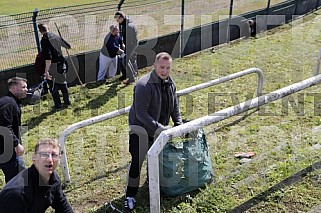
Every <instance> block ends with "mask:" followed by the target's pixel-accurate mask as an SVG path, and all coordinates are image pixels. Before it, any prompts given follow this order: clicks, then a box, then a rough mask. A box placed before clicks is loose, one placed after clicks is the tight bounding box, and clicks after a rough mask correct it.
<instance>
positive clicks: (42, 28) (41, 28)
mask: <svg viewBox="0 0 321 213" xmlns="http://www.w3.org/2000/svg"><path fill="white" fill-rule="evenodd" d="M38 29H39V31H40V32H42V33H43V32H47V31H48V25H47V24H45V23H39V24H38Z"/></svg>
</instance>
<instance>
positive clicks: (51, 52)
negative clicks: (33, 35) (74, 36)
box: [41, 32, 71, 63]
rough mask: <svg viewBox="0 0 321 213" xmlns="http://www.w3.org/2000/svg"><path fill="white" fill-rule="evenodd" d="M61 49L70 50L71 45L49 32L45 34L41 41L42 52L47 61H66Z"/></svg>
mask: <svg viewBox="0 0 321 213" xmlns="http://www.w3.org/2000/svg"><path fill="white" fill-rule="evenodd" d="M61 47H65V48H67V49H70V47H71V46H70V44H69V43H68V42H66V41H65V40H64V39H63V38H61V37H60V36H58V35H56V34H54V33H52V32H47V33H44V34H43V36H42V39H41V52H42V56H43V57H44V59H45V60H51V62H52V63H57V62H61V61H63V60H64V57H63V55H62V51H61Z"/></svg>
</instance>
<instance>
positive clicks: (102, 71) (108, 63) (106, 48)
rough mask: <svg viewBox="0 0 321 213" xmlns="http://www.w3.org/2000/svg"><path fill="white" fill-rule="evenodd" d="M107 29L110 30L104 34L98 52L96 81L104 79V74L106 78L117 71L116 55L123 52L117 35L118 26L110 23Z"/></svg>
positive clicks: (112, 75)
mask: <svg viewBox="0 0 321 213" xmlns="http://www.w3.org/2000/svg"><path fill="white" fill-rule="evenodd" d="M109 29H110V32H109V33H108V34H107V35H106V37H105V39H104V44H103V46H102V48H101V51H100V54H99V71H98V75H97V81H102V80H105V76H106V74H107V76H108V78H111V77H114V76H115V74H116V72H117V61H118V57H117V55H118V54H122V53H123V52H124V51H123V50H122V49H121V43H122V40H121V38H120V36H119V28H118V27H117V26H116V25H111V26H110V27H109Z"/></svg>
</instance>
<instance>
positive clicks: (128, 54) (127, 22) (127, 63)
mask: <svg viewBox="0 0 321 213" xmlns="http://www.w3.org/2000/svg"><path fill="white" fill-rule="evenodd" d="M114 18H115V19H116V21H117V22H118V23H119V26H120V28H121V29H120V30H121V36H122V37H123V42H124V44H125V57H124V58H122V62H123V66H124V67H125V68H126V69H125V70H126V73H124V72H123V70H122V76H121V77H120V78H119V80H121V81H122V80H124V81H123V83H124V84H125V85H129V84H132V83H133V82H135V76H136V75H137V72H138V68H137V59H136V57H137V53H136V49H137V47H138V39H137V28H136V26H135V25H134V23H133V21H132V20H131V19H129V17H128V16H126V15H125V14H124V13H123V12H122V11H117V12H116V13H115V16H114ZM126 78H128V79H127V80H125V79H126Z"/></svg>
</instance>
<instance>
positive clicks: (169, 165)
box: [159, 128, 214, 197]
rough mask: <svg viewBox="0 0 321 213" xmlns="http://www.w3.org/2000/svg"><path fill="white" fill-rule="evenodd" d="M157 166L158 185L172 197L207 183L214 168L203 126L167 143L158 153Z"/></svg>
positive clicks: (212, 174) (212, 175)
mask: <svg viewBox="0 0 321 213" xmlns="http://www.w3.org/2000/svg"><path fill="white" fill-rule="evenodd" d="M182 140H183V141H182ZM159 170H160V171H159V178H160V189H161V191H162V192H163V193H164V194H166V195H169V196H172V197H174V196H178V195H182V194H185V193H187V192H191V191H194V190H196V189H198V188H200V187H204V186H205V185H206V184H207V183H210V182H211V181H212V178H213V177H214V172H213V168H212V163H211V158H210V155H209V150H208V146H207V143H206V138H205V133H204V130H203V128H201V129H199V130H197V131H194V132H192V133H189V134H188V136H187V137H186V138H184V139H182V138H180V141H179V142H173V141H171V142H169V143H167V144H166V145H165V147H164V149H163V151H162V152H161V153H160V155H159Z"/></svg>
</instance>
